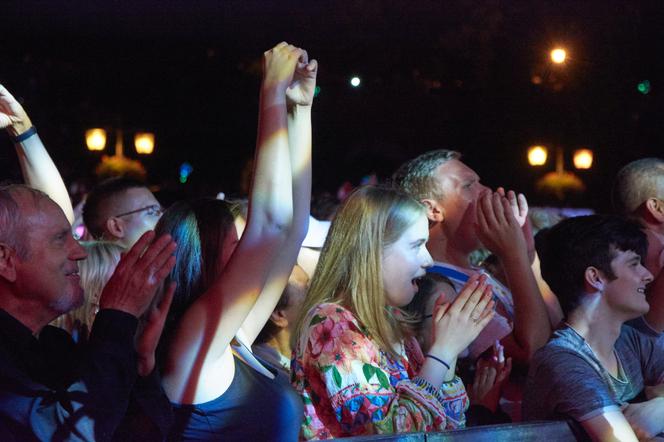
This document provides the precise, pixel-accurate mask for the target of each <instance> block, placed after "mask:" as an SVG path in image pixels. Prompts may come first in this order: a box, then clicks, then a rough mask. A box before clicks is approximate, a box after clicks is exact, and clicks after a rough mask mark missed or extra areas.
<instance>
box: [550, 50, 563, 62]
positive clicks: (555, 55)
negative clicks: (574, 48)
mask: <svg viewBox="0 0 664 442" xmlns="http://www.w3.org/2000/svg"><path fill="white" fill-rule="evenodd" d="M566 59H567V51H565V50H564V49H563V48H555V49H554V50H552V51H551V61H553V62H554V63H555V64H563V63H565V60H566Z"/></svg>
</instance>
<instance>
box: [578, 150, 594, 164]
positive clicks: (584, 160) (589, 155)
mask: <svg viewBox="0 0 664 442" xmlns="http://www.w3.org/2000/svg"><path fill="white" fill-rule="evenodd" d="M592 165H593V151H592V150H590V149H579V150H577V151H576V152H574V167H576V168H577V169H590V168H591V167H592Z"/></svg>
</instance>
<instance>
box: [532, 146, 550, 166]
mask: <svg viewBox="0 0 664 442" xmlns="http://www.w3.org/2000/svg"><path fill="white" fill-rule="evenodd" d="M547 156H548V152H547V150H546V147H544V146H533V147H531V148H530V149H528V163H529V164H530V165H531V166H542V165H544V164H545V163H546V158H547Z"/></svg>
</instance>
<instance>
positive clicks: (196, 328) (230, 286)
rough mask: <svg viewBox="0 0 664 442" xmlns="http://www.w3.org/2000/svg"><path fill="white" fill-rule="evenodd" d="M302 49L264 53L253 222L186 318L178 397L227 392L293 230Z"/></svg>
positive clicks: (281, 47)
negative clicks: (237, 346)
mask: <svg viewBox="0 0 664 442" xmlns="http://www.w3.org/2000/svg"><path fill="white" fill-rule="evenodd" d="M301 55H302V51H301V50H300V49H298V48H295V47H293V46H291V45H288V44H286V43H280V44H278V45H277V46H275V47H274V48H273V49H271V50H269V51H267V52H265V54H264V57H263V65H264V74H263V83H262V86H261V98H260V114H259V124H258V139H257V147H256V159H255V164H256V166H255V170H254V177H253V178H254V179H253V185H252V191H251V199H250V203H249V214H248V219H247V227H246V229H245V231H244V233H243V235H242V238H241V240H240V242H239V244H238V245H237V247H236V249H235V251H234V252H233V254H232V256H231V258H230V260H229V262H228V263H227V264H226V266H225V268H224V269H223V270H222V272H221V274H220V275H219V277H217V279H216V280H215V281H214V282H213V283H212V285H211V286H210V287H209V288H208V290H207V291H206V292H205V293H204V294H203V295H201V296H200V297H199V298H198V299H197V300H196V301H195V302H194V304H192V306H191V307H190V308H189V309H188V310H187V312H186V313H185V315H184V316H183V317H182V319H181V320H180V325H179V327H178V329H177V331H176V332H175V335H174V337H173V340H172V342H171V347H170V349H169V351H168V357H167V361H166V366H165V369H164V376H163V382H164V387H165V390H166V392H167V394H168V395H169V397H170V398H171V400H174V401H177V402H182V403H192V402H201V401H204V400H209V399H212V398H214V397H217V396H219V394H221V393H223V391H225V388H226V386H225V385H223V382H224V381H225V379H226V378H228V377H229V376H230V375H231V373H232V371H229V370H232V358H231V355H230V351H229V343H230V341H231V340H232V339H233V337H234V336H235V335H236V333H237V332H238V330H239V329H240V327H241V325H242V323H243V322H244V320H245V318H246V317H247V315H248V314H249V312H250V311H251V309H252V307H253V306H254V303H255V302H256V299H257V297H258V295H259V294H260V293H261V291H262V290H263V287H264V285H265V282H266V280H267V277H268V274H269V272H270V270H271V269H272V268H273V261H274V260H275V258H277V256H278V254H279V253H280V252H281V250H282V249H283V247H284V244H285V241H286V239H287V238H288V236H289V235H290V232H291V228H292V225H293V195H292V173H291V164H290V153H289V144H288V134H287V109H286V89H287V87H288V86H289V85H290V84H291V81H292V78H293V72H294V71H295V67H296V64H297V62H298V60H299V59H300V57H301ZM226 246H227V245H226ZM229 364H230V365H229ZM231 378H232V377H231ZM199 386H205V388H199Z"/></svg>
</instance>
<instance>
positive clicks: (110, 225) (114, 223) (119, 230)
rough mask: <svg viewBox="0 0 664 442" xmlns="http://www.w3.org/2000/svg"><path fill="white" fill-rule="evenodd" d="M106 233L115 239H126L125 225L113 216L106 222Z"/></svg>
mask: <svg viewBox="0 0 664 442" xmlns="http://www.w3.org/2000/svg"><path fill="white" fill-rule="evenodd" d="M106 231H107V232H108V233H110V234H111V236H112V237H113V238H124V237H125V223H124V221H123V220H122V219H120V218H118V217H115V216H112V217H110V218H109V219H107V220H106Z"/></svg>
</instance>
